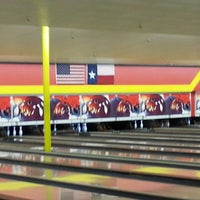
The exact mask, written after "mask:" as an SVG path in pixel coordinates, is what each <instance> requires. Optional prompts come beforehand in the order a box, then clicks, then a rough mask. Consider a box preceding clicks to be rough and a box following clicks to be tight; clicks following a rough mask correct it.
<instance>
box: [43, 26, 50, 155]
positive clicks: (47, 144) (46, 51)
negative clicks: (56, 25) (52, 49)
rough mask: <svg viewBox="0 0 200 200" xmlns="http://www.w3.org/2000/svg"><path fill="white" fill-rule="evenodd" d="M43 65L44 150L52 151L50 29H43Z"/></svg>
mask: <svg viewBox="0 0 200 200" xmlns="http://www.w3.org/2000/svg"><path fill="white" fill-rule="evenodd" d="M42 63H43V96H44V150H45V152H50V151H51V123H50V117H51V115H50V88H49V85H50V70H49V63H50V62H49V27H48V26H43V27H42Z"/></svg>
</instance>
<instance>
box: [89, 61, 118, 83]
mask: <svg viewBox="0 0 200 200" xmlns="http://www.w3.org/2000/svg"><path fill="white" fill-rule="evenodd" d="M114 75H115V67H114V65H107V64H102V65H96V64H88V76H87V80H88V84H100V85H101V84H102V85H103V84H104V85H106V84H107V85H108V84H114Z"/></svg>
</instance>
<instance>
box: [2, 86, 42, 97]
mask: <svg viewBox="0 0 200 200" xmlns="http://www.w3.org/2000/svg"><path fill="white" fill-rule="evenodd" d="M41 94H43V87H42V86H41V85H31V86H27V85H9V86H0V95H9V96H10V95H41Z"/></svg>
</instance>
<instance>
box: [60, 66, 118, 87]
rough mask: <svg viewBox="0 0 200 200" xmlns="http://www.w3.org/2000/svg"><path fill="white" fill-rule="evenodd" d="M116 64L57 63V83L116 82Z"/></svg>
mask: <svg viewBox="0 0 200 200" xmlns="http://www.w3.org/2000/svg"><path fill="white" fill-rule="evenodd" d="M114 75H115V68H114V65H106V64H102V65H97V64H88V65H73V64H72V65H70V64H63V63H60V64H56V84H114Z"/></svg>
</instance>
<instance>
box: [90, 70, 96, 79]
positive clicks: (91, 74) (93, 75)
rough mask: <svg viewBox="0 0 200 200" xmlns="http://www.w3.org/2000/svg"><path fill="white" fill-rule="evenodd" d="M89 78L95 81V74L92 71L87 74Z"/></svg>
mask: <svg viewBox="0 0 200 200" xmlns="http://www.w3.org/2000/svg"><path fill="white" fill-rule="evenodd" d="M89 76H90V79H95V76H96V73H94V72H93V70H92V71H91V72H89Z"/></svg>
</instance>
